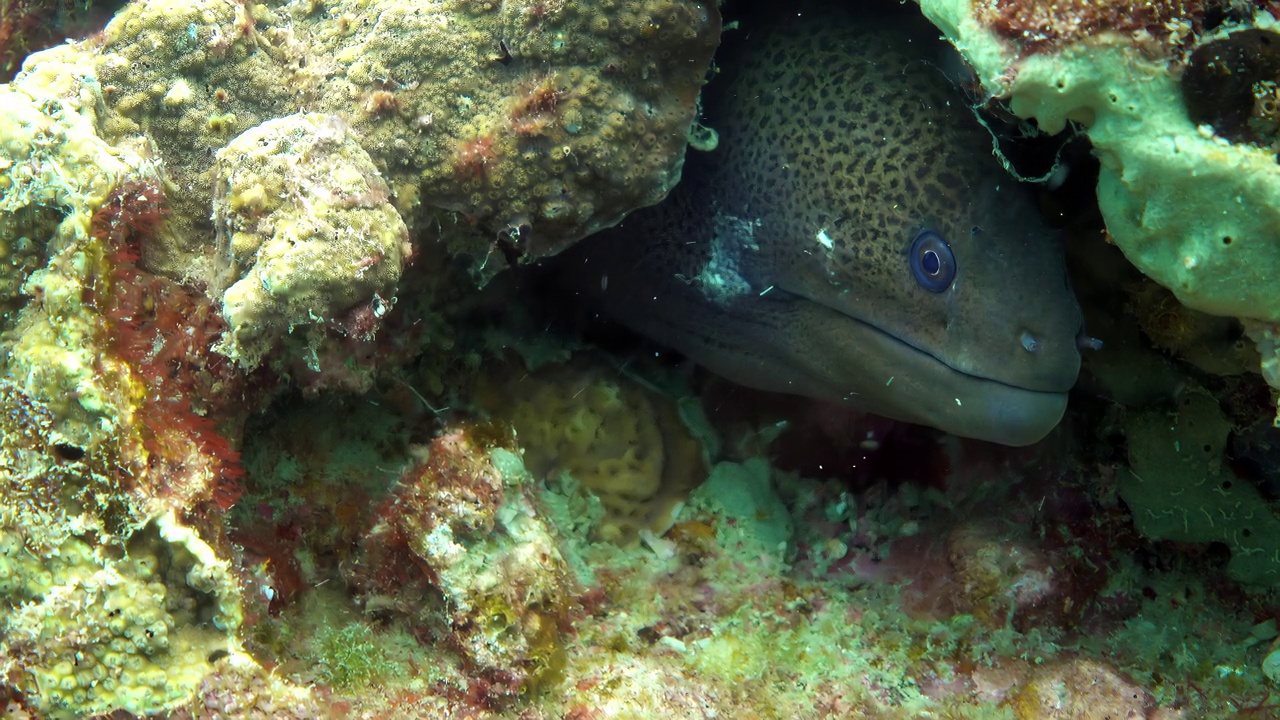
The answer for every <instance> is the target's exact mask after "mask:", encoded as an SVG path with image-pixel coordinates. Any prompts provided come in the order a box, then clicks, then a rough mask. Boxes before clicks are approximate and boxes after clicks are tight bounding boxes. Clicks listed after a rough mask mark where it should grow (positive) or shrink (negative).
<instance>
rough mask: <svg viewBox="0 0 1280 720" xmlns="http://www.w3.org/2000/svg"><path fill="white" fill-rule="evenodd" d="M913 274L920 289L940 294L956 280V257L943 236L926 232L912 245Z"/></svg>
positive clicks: (918, 236) (917, 237)
mask: <svg viewBox="0 0 1280 720" xmlns="http://www.w3.org/2000/svg"><path fill="white" fill-rule="evenodd" d="M910 258H911V274H912V275H914V276H915V278H916V282H917V283H919V284H920V287H922V288H924V289H925V290H928V291H929V292H936V293H940V292H942V291H944V290H946V289H947V288H949V287H951V283H952V282H954V281H955V279H956V256H955V254H954V253H952V252H951V246H950V245H948V244H947V241H946V240H943V239H942V236H941V235H939V234H938V233H936V232H933V231H931V230H925V231H924V232H922V233H920V234H919V235H917V236H916V239H915V242H913V243H911V253H910Z"/></svg>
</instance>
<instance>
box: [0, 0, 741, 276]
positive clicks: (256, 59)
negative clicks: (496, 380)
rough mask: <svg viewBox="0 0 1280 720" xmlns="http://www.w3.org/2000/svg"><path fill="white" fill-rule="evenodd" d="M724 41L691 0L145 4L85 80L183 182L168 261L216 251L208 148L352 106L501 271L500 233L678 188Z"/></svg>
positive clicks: (427, 214)
mask: <svg viewBox="0 0 1280 720" xmlns="http://www.w3.org/2000/svg"><path fill="white" fill-rule="evenodd" d="M718 41H719V16H718V13H717V10H716V7H715V4H714V3H710V2H698V1H696V0H680V1H679V2H669V3H657V2H654V3H640V4H631V3H619V2H615V1H614V0H602V1H601V2H591V3H576V2H575V3H565V2H545V1H541V0H540V1H537V2H535V1H530V2H504V3H490V2H474V1H472V0H440V1H436V2H428V3H403V2H398V1H395V0H378V1H377V2H355V1H351V2H345V1H344V2H334V3H326V4H325V6H324V7H323V11H321V9H320V8H319V7H318V6H315V5H313V4H299V3H287V4H286V3H275V2H272V3H264V2H252V1H250V2H243V3H227V2H222V1H221V0H196V1H195V2H183V3H173V2H142V3H135V4H132V5H130V6H128V7H126V8H125V9H124V10H122V11H121V12H120V14H119V15H118V16H117V17H116V18H115V19H114V20H113V21H112V22H111V23H110V24H109V25H108V26H107V28H106V30H105V31H104V32H103V33H102V36H101V39H100V47H98V48H96V49H94V50H93V52H92V53H91V57H92V60H91V62H92V64H93V66H94V68H93V70H92V72H91V73H90V77H92V78H94V79H95V80H96V81H97V82H98V83H100V84H101V86H102V88H103V90H102V92H103V99H104V104H105V106H106V108H107V109H108V111H109V117H106V118H104V122H103V126H104V130H105V135H106V137H107V138H108V139H110V140H111V141H113V142H121V143H127V142H130V138H133V137H136V136H137V135H139V134H141V133H143V132H145V133H146V135H147V136H148V138H149V139H150V141H151V142H152V143H153V147H154V149H155V151H156V152H157V153H158V154H159V156H160V157H161V158H163V160H164V162H165V163H166V166H167V169H168V170H169V172H170V173H171V175H172V179H173V181H174V182H175V183H176V184H177V185H179V186H181V187H182V188H183V190H184V192H183V196H184V197H183V198H181V199H179V200H178V201H177V204H176V205H175V207H176V209H178V210H179V212H178V213H176V214H177V215H179V216H182V217H186V218H188V220H186V221H184V222H185V223H187V225H186V227H185V228H184V233H183V235H184V236H185V237H184V238H183V239H181V240H175V241H174V242H173V243H171V244H169V245H168V246H166V247H163V248H156V249H155V250H154V251H153V252H152V254H151V256H150V257H149V262H151V263H152V264H153V265H155V266H156V267H158V268H161V269H163V270H167V271H170V272H172V273H174V274H186V275H190V274H192V271H191V270H190V268H191V262H192V260H193V258H194V257H197V256H199V257H201V258H203V261H204V262H212V263H216V262H217V260H216V259H215V258H214V257H213V252H212V247H211V245H212V244H211V243H207V242H204V241H203V240H202V238H205V237H207V236H208V234H209V232H210V228H209V227H208V221H207V220H206V218H207V217H208V212H207V208H208V207H209V204H210V200H211V198H210V190H211V189H212V188H214V187H215V183H214V182H213V176H214V174H215V171H214V168H213V166H214V164H215V162H214V158H213V154H212V152H211V151H215V152H216V151H217V150H219V149H221V148H223V147H224V146H226V145H227V141H228V139H230V138H232V137H235V136H237V135H239V134H240V133H243V132H245V131H246V130H248V129H250V128H252V127H254V126H256V125H258V124H260V123H263V122H266V121H272V120H274V119H275V118H281V117H285V116H289V115H294V114H296V113H300V112H305V113H325V114H330V115H336V116H339V117H341V118H342V120H343V121H344V122H345V123H347V125H348V126H349V128H350V130H349V132H350V135H351V137H352V138H353V141H354V142H358V143H359V144H360V146H362V147H363V148H364V150H365V151H366V152H367V153H368V154H369V156H370V158H371V159H372V161H373V163H374V165H375V166H376V167H377V168H378V170H379V172H380V173H381V174H382V175H383V179H384V181H385V182H386V183H387V185H388V187H389V188H390V190H391V194H390V196H389V198H388V199H389V200H390V201H391V202H392V203H393V204H394V205H395V207H396V208H397V209H398V210H399V211H400V212H401V214H402V215H403V216H404V217H405V221H406V223H408V225H409V227H410V229H411V230H414V229H417V228H424V227H427V226H431V227H432V228H437V229H441V228H442V229H444V230H445V233H446V235H448V238H447V239H448V241H449V242H450V245H451V247H454V248H455V249H456V250H457V251H459V252H465V253H467V254H468V255H470V256H472V257H473V258H474V260H475V263H476V266H477V268H480V267H484V268H485V271H486V273H491V272H492V271H494V270H496V269H497V268H499V267H500V266H501V265H502V263H501V262H500V259H501V258H503V257H504V255H503V253H501V252H494V253H493V258H492V262H490V263H488V264H486V260H488V259H490V254H491V253H490V246H491V245H492V244H493V242H494V238H495V237H497V236H499V235H501V236H502V237H503V238H504V240H503V242H505V243H508V244H509V245H510V246H511V249H513V250H514V251H515V253H516V254H518V255H520V256H523V257H529V258H536V257H541V256H545V255H548V254H552V253H555V252H557V251H558V250H560V249H562V248H564V247H567V246H568V245H570V244H572V243H573V242H574V241H576V240H577V239H579V238H581V237H583V236H584V235H587V234H588V233H591V232H593V231H595V230H598V229H600V228H603V227H607V226H609V225H611V224H613V223H616V222H617V221H619V220H620V219H621V218H622V217H623V216H624V215H625V214H626V213H627V212H629V211H630V210H633V209H635V208H637V207H640V206H643V205H648V204H652V203H654V202H656V201H657V200H659V199H660V198H662V197H663V196H664V195H665V194H666V192H667V191H668V190H669V189H670V188H671V187H672V186H673V185H674V184H675V183H676V181H677V180H678V178H679V176H680V169H681V165H682V162H683V155H684V148H685V146H686V144H687V138H688V134H689V131H690V128H691V126H692V122H693V119H694V113H695V108H696V101H697V98H698V94H699V91H700V89H701V86H702V83H703V79H704V74H705V73H706V71H707V69H708V65H709V61H710V57H711V53H712V51H713V50H714V48H715V47H716V45H717V43H718ZM89 50H90V49H89V48H84V47H76V48H71V49H66V50H59V51H56V52H67V53H75V54H84V53H86V52H87V51H89ZM19 82H21V81H19ZM220 162H221V163H222V164H223V165H224V166H225V163H226V159H225V156H224V160H222V161H220ZM273 202H274V199H273ZM359 259H360V258H359V257H352V258H347V262H355V261H357V260H359ZM389 264H390V265H394V263H393V262H392V263H389Z"/></svg>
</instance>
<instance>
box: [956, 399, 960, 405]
mask: <svg viewBox="0 0 1280 720" xmlns="http://www.w3.org/2000/svg"><path fill="white" fill-rule="evenodd" d="M956 406H957V407H959V406H960V398H956Z"/></svg>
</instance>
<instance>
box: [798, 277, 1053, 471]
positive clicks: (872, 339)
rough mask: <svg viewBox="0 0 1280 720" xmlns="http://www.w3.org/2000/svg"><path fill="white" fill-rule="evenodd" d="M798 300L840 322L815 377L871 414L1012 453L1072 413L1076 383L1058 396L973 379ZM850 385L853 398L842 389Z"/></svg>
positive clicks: (858, 322) (867, 326)
mask: <svg viewBox="0 0 1280 720" xmlns="http://www.w3.org/2000/svg"><path fill="white" fill-rule="evenodd" d="M796 299H797V300H800V301H802V302H807V303H809V304H811V305H813V306H814V308H813V310H812V312H813V313H815V314H817V315H826V316H827V323H835V324H834V325H828V327H829V328H831V330H830V337H829V338H827V340H828V342H827V346H828V348H829V351H830V352H831V353H832V355H831V356H829V357H827V358H825V361H824V359H821V358H818V359H815V360H814V361H813V367H812V368H811V369H810V372H811V373H812V371H813V370H814V369H816V370H818V372H817V373H816V375H817V376H816V377H815V376H814V375H811V377H812V378H813V379H814V380H817V381H818V383H819V384H824V385H827V387H828V389H829V390H830V391H835V394H836V395H837V396H840V397H842V399H844V400H846V401H848V402H850V403H854V404H857V405H859V406H861V407H864V408H865V409H866V410H868V411H870V412H873V413H876V414H878V415H884V416H886V417H890V418H893V419H896V420H903V421H906V422H912V423H917V424H921V425H928V426H931V427H935V428H937V429H939V430H943V431H944V432H948V433H952V434H954V435H960V436H963V437H970V438H976V439H979V440H987V441H990V442H996V443H1000V444H1002V445H1010V446H1024V445H1031V444H1033V443H1035V442H1038V441H1040V440H1041V439H1043V438H1044V437H1045V436H1046V435H1048V434H1049V432H1050V431H1052V430H1053V428H1054V427H1056V426H1057V425H1058V422H1059V421H1060V420H1061V419H1062V416H1063V414H1064V413H1065V412H1066V407H1067V392H1068V390H1069V389H1070V384H1073V382H1072V383H1066V382H1064V387H1063V388H1062V389H1060V390H1038V389H1030V388H1025V387H1020V386H1018V385H1014V384H1011V383H1007V382H1003V381H1000V380H995V379H991V378H985V377H981V376H978V375H972V374H969V373H966V372H964V371H962V370H958V369H956V368H954V367H952V366H951V365H949V364H947V363H946V362H944V361H943V360H941V359H939V358H938V357H937V356H935V355H933V354H932V353H930V352H928V351H925V350H922V349H920V348H918V347H916V346H915V345H912V344H911V343H908V342H906V341H905V340H903V339H901V338H899V337H897V336H895V335H893V334H892V333H889V332H887V331H885V330H883V329H882V328H880V327H878V326H876V325H874V324H873V323H869V322H867V321H865V320H862V319H859V318H857V317H854V316H851V315H847V314H845V313H843V312H840V311H838V310H835V309H833V308H831V307H830V306H828V305H825V304H823V303H821V302H817V301H814V300H809V299H807V298H803V297H800V296H796ZM827 323H824V324H827ZM845 349H847V352H844V350H845ZM841 355H843V357H840V356H841ZM802 362H803V361H802ZM822 368H826V369H828V371H830V370H831V369H834V368H847V370H845V372H848V373H849V375H850V376H851V377H848V378H835V377H828V378H820V376H821V375H823V374H826V373H823V372H822ZM841 374H844V373H841ZM1072 380H1073V381H1074V379H1072ZM850 385H853V386H854V387H853V391H852V392H845V393H843V394H840V393H839V392H838V390H837V388H839V387H841V386H843V387H849V386H850Z"/></svg>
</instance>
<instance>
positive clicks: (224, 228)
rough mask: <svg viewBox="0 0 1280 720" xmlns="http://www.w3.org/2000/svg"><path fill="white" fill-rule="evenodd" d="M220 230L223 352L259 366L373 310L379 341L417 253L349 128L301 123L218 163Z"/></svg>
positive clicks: (251, 137)
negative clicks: (299, 338) (309, 330)
mask: <svg viewBox="0 0 1280 720" xmlns="http://www.w3.org/2000/svg"><path fill="white" fill-rule="evenodd" d="M216 172H217V183H218V184H217V189H216V191H215V196H214V206H213V212H214V221H215V224H216V226H217V232H218V258H217V261H218V264H219V266H220V267H219V272H220V274H223V275H224V278H225V279H224V280H223V282H222V283H221V285H222V286H224V287H225V291H224V292H223V293H222V314H223V317H224V318H226V321H227V324H228V325H229V326H230V328H229V331H228V332H227V333H226V334H225V335H224V336H223V338H222V341H221V342H220V344H219V346H218V348H217V349H218V352H221V353H222V354H224V355H226V356H227V357H229V358H231V359H233V360H235V361H236V362H238V363H239V364H240V365H242V366H243V367H245V368H248V369H252V368H254V367H257V366H258V364H260V363H261V362H262V360H263V358H264V357H265V356H266V354H267V353H268V352H269V351H270V350H272V348H273V347H274V346H275V345H276V343H278V342H279V341H280V339H281V338H282V337H283V336H284V335H285V334H288V333H292V332H293V331H294V329H295V328H296V327H298V326H300V325H309V324H314V323H315V322H316V321H317V320H318V319H323V318H329V317H335V316H338V315H340V314H341V313H342V311H345V310H348V309H350V308H352V307H355V306H356V305H361V304H363V305H367V306H369V308H370V315H371V317H370V322H369V327H367V328H364V333H363V334H364V335H366V336H372V334H373V333H374V330H375V328H376V326H377V322H378V320H380V319H381V318H382V316H384V315H385V314H386V313H387V311H389V310H390V309H391V304H392V302H393V300H392V298H394V297H395V292H396V282H397V281H398V280H399V279H400V272H401V269H402V268H403V266H404V264H405V262H406V260H407V259H408V258H409V256H410V255H411V254H412V253H413V246H412V245H411V244H410V243H409V230H408V228H407V227H405V224H404V221H403V220H401V218H400V215H399V213H397V212H396V209H395V208H394V207H393V206H392V205H391V203H390V190H389V189H388V188H387V185H386V183H385V182H383V180H382V178H381V177H380V176H379V173H378V170H377V168H376V167H375V166H374V164H373V160H372V159H371V158H370V157H369V154H368V153H366V152H365V151H364V149H363V148H361V147H360V145H359V144H358V143H357V142H356V141H355V138H354V137H353V136H352V135H351V133H350V131H349V129H348V128H347V126H346V123H344V122H343V121H342V120H341V119H339V118H337V117H335V116H332V115H319V114H308V115H291V116H289V117H284V118H277V119H275V120H269V121H267V122H265V123H262V124H261V125H258V126H255V127H253V128H250V129H249V130H246V131H245V132H243V133H241V134H240V135H239V136H238V137H236V138H235V139H234V140H232V141H231V142H230V143H228V144H227V146H226V147H225V148H223V149H222V150H219V151H218V154H217V170H216Z"/></svg>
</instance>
